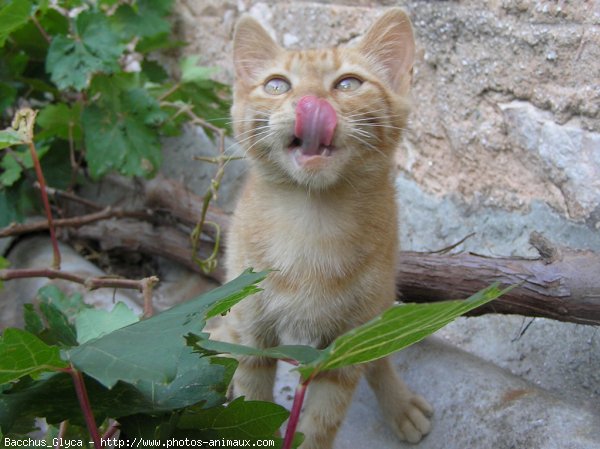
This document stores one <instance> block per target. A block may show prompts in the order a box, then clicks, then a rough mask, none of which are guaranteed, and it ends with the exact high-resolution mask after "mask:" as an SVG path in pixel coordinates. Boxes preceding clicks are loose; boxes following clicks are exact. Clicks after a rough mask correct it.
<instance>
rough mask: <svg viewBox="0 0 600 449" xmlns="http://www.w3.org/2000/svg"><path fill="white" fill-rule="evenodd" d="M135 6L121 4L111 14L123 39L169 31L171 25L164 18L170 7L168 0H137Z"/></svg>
mask: <svg viewBox="0 0 600 449" xmlns="http://www.w3.org/2000/svg"><path fill="white" fill-rule="evenodd" d="M135 6H136V7H134V6H131V5H127V4H124V5H121V6H119V8H118V9H117V11H116V12H115V14H114V16H113V20H114V21H115V22H116V23H117V24H118V26H119V29H120V31H121V33H122V35H123V37H124V38H125V39H131V38H132V37H135V36H138V37H141V38H145V37H153V36H156V35H160V34H164V33H168V32H169V31H170V29H171V25H170V24H169V21H168V20H166V18H165V17H166V16H167V15H168V14H169V12H170V9H171V1H170V0H167V1H165V0H160V1H159V0H138V1H137V4H136V5H135Z"/></svg>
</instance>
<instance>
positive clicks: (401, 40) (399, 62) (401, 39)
mask: <svg viewBox="0 0 600 449" xmlns="http://www.w3.org/2000/svg"><path fill="white" fill-rule="evenodd" d="M358 49H359V51H360V52H361V53H362V54H363V55H365V56H366V57H367V59H368V60H369V61H370V62H371V63H372V64H374V65H375V67H376V68H377V69H378V70H380V71H381V74H382V76H383V79H384V80H385V81H387V82H388V84H389V86H390V87H391V88H392V89H393V90H394V91H395V92H398V93H400V94H406V93H407V92H408V89H409V86H410V81H411V78H412V67H413V62H414V59H415V40H414V37H413V31H412V25H411V24H410V19H409V18H408V16H407V15H406V13H405V12H404V11H402V10H401V9H400V8H393V9H390V10H389V11H388V12H386V13H385V14H384V15H383V16H381V17H380V18H379V19H378V20H377V21H376V22H375V23H374V24H373V25H371V28H369V30H368V31H367V33H366V35H365V36H364V37H363V38H362V40H361V41H360V43H359V45H358Z"/></svg>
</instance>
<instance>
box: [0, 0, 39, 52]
mask: <svg viewBox="0 0 600 449" xmlns="http://www.w3.org/2000/svg"><path fill="white" fill-rule="evenodd" d="M30 14H31V1H30V0H14V1H12V2H8V4H7V3H5V2H3V5H2V8H1V9H0V47H3V46H4V42H5V41H6V38H7V37H8V35H9V34H10V33H12V32H13V31H15V30H17V29H18V28H20V27H21V26H23V25H25V24H26V23H27V22H28V21H29V15H30Z"/></svg>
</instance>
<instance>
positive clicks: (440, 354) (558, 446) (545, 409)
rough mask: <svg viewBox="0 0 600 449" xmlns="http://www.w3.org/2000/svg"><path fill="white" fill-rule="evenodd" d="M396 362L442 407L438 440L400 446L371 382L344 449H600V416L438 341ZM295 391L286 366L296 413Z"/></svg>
mask: <svg viewBox="0 0 600 449" xmlns="http://www.w3.org/2000/svg"><path fill="white" fill-rule="evenodd" d="M478 337H479V338H480V339H485V338H486V336H484V335H479V336H478ZM483 343H484V342H482V345H483ZM394 361H395V364H396V366H397V368H398V371H399V372H400V373H401V375H402V377H403V378H404V380H405V381H406V382H407V383H408V384H409V385H410V387H411V388H412V389H413V390H414V391H416V392H418V393H419V394H421V395H424V396H425V397H426V398H427V399H428V401H429V402H430V403H431V404H432V405H433V407H434V408H435V414H434V417H433V428H432V431H431V433H430V434H429V435H428V436H427V437H425V439H423V440H422V441H421V442H420V443H419V444H418V446H414V445H410V444H407V443H400V442H399V441H398V440H397V439H396V437H395V435H394V434H393V433H392V431H391V430H390V429H389V428H388V427H387V425H386V424H385V423H384V419H383V416H381V413H380V411H379V409H378V407H377V403H376V399H375V397H374V395H373V393H372V392H371V391H370V389H369V388H368V386H367V384H366V382H365V381H364V380H363V381H362V382H361V383H360V384H359V387H358V389H357V391H356V393H355V395H354V399H353V402H352V405H351V407H350V410H349V412H348V416H347V417H346V420H345V421H344V423H343V424H342V427H341V429H340V432H339V434H338V437H337V439H336V444H335V448H336V449H364V448H377V449H400V448H413V447H418V448H419V449H440V448H446V449H453V448H477V449H487V448H489V449H517V448H518V449H528V448H536V449H565V448H569V449H598V448H600V412H599V411H598V410H596V411H594V410H592V409H589V408H586V407H582V405H581V404H579V403H576V402H575V401H573V400H572V399H571V400H569V399H568V398H560V397H559V396H557V395H555V394H553V393H551V392H549V391H547V390H545V389H542V388H539V387H538V386H536V385H534V384H533V383H531V382H528V381H525V380H523V379H521V378H519V377H517V376H515V375H513V374H511V373H509V372H508V371H506V370H504V369H502V368H499V367H498V366H496V365H494V364H493V363H489V362H486V361H484V360H482V359H481V358H479V357H476V356H473V355H471V354H468V353H467V352H464V351H462V350H460V349H457V348H455V347H453V346H451V345H448V344H447V343H444V342H443V341H442V340H441V339H439V338H437V337H430V338H428V339H427V340H425V341H423V342H421V343H419V344H417V345H414V346H412V347H410V348H408V349H406V350H404V351H401V352H400V353H399V354H397V355H396V356H394ZM556 380H558V378H557V379H556ZM294 385H295V377H294V376H293V375H290V374H289V373H288V372H287V368H286V367H285V366H280V369H279V371H278V381H277V386H278V388H277V395H276V396H277V401H278V402H279V403H281V404H283V405H286V406H288V407H289V404H290V402H291V401H290V399H291V397H292V395H293V388H294Z"/></svg>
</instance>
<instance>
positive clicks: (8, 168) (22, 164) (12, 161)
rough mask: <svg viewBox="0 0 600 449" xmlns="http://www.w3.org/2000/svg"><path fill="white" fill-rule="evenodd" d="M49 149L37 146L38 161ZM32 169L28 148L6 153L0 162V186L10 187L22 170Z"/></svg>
mask: <svg viewBox="0 0 600 449" xmlns="http://www.w3.org/2000/svg"><path fill="white" fill-rule="evenodd" d="M48 150H49V147H47V146H39V147H38V148H37V149H36V154H37V156H38V159H42V158H43V157H44V155H45V154H46V153H47V152H48ZM32 167H33V160H32V159H31V152H30V151H29V149H28V148H23V147H22V148H21V149H19V150H17V151H12V152H10V153H7V154H5V155H4V157H3V158H2V161H0V168H2V170H3V171H2V173H1V174H0V184H2V185H3V186H5V187H11V186H12V185H14V184H15V183H16V182H17V181H18V180H19V179H21V175H22V174H23V169H24V168H25V169H29V168H32Z"/></svg>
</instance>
